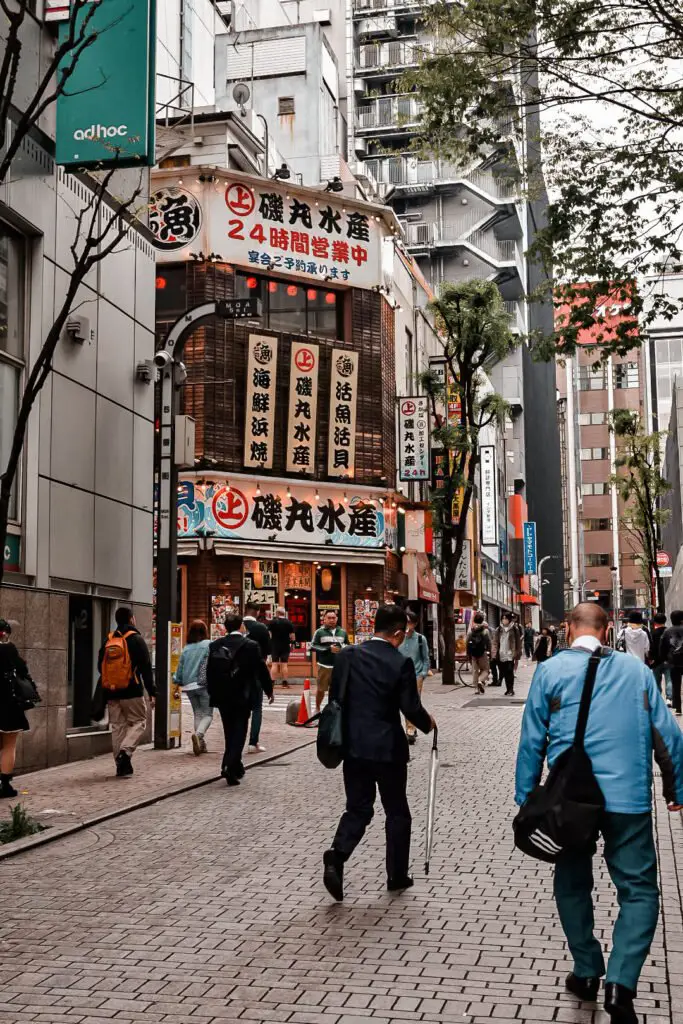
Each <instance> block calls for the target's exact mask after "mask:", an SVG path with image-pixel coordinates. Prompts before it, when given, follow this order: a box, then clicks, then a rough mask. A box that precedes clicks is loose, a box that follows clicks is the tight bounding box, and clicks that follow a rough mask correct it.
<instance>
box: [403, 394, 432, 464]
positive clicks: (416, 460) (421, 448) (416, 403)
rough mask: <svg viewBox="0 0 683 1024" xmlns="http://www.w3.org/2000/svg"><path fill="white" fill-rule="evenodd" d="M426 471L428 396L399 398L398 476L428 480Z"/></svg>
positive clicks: (427, 457) (427, 454)
mask: <svg viewBox="0 0 683 1024" xmlns="http://www.w3.org/2000/svg"><path fill="white" fill-rule="evenodd" d="M429 472H430V460H429V399H428V398H427V396H426V395H416V396H415V397H410V396H408V397H406V398H399V400H398V477H399V480H429Z"/></svg>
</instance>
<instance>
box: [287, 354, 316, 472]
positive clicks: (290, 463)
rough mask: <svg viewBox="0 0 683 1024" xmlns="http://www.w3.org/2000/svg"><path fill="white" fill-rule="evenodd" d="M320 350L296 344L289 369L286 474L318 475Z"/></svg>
mask: <svg viewBox="0 0 683 1024" xmlns="http://www.w3.org/2000/svg"><path fill="white" fill-rule="evenodd" d="M319 364H320V350H319V348H318V346H317V345H311V344H309V342H307V341H306V342H304V341H294V342H292V348H291V353H290V367H289V416H288V420H287V422H288V427H287V435H288V436H287V472H288V473H302V474H303V473H313V472H314V471H315V440H316V428H317V414H318V368H319Z"/></svg>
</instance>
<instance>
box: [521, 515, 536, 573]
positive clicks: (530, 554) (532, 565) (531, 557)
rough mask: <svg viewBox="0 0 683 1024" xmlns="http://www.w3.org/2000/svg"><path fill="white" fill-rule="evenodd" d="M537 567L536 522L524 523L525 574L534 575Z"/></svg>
mask: <svg viewBox="0 0 683 1024" xmlns="http://www.w3.org/2000/svg"><path fill="white" fill-rule="evenodd" d="M535 572H538V569H537V567H536V523H534V522H526V523H524V575H525V576H533V574H534V573H535Z"/></svg>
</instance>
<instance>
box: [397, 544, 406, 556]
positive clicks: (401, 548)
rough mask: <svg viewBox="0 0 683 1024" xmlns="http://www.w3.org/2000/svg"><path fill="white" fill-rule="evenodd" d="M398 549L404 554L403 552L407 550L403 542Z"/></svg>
mask: <svg viewBox="0 0 683 1024" xmlns="http://www.w3.org/2000/svg"><path fill="white" fill-rule="evenodd" d="M398 550H399V551H400V552H401V554H403V552H404V551H405V547H404V545H403V544H401V546H400V548H399V549H398Z"/></svg>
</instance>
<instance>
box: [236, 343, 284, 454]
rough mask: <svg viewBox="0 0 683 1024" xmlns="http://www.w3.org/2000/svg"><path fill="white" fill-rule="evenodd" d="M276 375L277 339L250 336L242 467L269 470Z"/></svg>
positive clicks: (271, 452)
mask: <svg viewBox="0 0 683 1024" xmlns="http://www.w3.org/2000/svg"><path fill="white" fill-rule="evenodd" d="M276 374H277V338H273V337H271V336H269V335H263V334H250V335H249V357H248V360H247V388H246V405H245V410H244V465H245V466H250V467H252V466H253V467H256V468H259V469H272V467H273V421H274V419H275V378H276Z"/></svg>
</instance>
